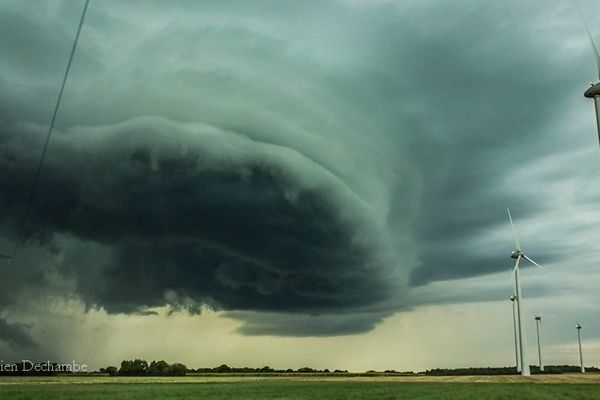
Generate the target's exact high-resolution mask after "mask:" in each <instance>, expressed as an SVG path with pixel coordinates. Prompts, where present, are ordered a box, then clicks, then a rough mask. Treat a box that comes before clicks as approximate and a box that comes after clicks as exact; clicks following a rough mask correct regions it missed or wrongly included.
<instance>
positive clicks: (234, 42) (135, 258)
mask: <svg viewBox="0 0 600 400" xmlns="http://www.w3.org/2000/svg"><path fill="white" fill-rule="evenodd" d="M0 7H2V13H0V18H2V21H0V22H5V23H0V29H1V32H0V33H2V34H1V35H0V51H1V52H2V54H3V59H2V61H1V63H0V89H1V90H0V122H1V123H2V125H1V126H0V208H1V212H2V221H1V226H0V229H1V230H0V232H1V233H2V242H1V243H2V245H3V246H4V247H5V248H7V249H8V248H10V247H11V245H12V244H13V243H14V241H15V240H17V236H18V234H19V229H20V226H19V224H20V218H21V216H22V215H23V213H24V208H23V207H24V204H25V203H26V199H27V196H28V195H29V191H30V189H31V182H32V179H33V175H34V172H35V171H34V167H35V165H36V162H37V160H38V157H39V151H40V150H41V144H42V140H43V137H44V135H45V132H46V126H47V124H48V117H49V115H48V113H49V110H50V108H51V106H52V103H53V101H54V99H55V94H56V93H55V92H56V87H57V85H58V80H59V78H60V77H61V74H62V69H63V68H64V66H63V63H62V61H61V60H63V59H66V55H67V54H68V50H69V46H70V43H71V42H70V40H71V38H72V35H73V34H74V26H75V23H76V21H77V19H78V12H79V10H78V9H77V8H76V7H74V6H73V3H72V2H47V3H43V2H42V3H39V4H36V5H33V4H32V3H16V2H15V3H3V4H2V5H1V6H0ZM266 10H268V11H266ZM568 12H570V10H569V9H568V8H567V7H564V6H562V5H556V7H553V8H551V9H550V8H549V9H540V7H539V5H536V4H532V3H528V4H521V2H517V1H514V2H504V3H502V4H493V3H475V2H462V3H461V4H452V5H450V4H446V3H443V2H411V1H406V2H394V1H375V2H365V3H363V2H360V1H357V2H355V1H323V2H321V1H319V2H316V1H315V2H286V4H285V5H284V4H283V3H281V2H277V1H273V2H236V1H219V2H217V1H206V2H198V3H189V4H178V5H173V4H171V3H167V2H161V1H153V2H145V1H144V2H141V1H139V2H138V1H131V2H126V3H123V2H92V5H91V7H90V9H89V12H88V16H87V19H86V23H85V25H84V28H83V31H82V36H81V38H80V44H79V48H78V50H77V54H76V56H75V61H74V64H73V69H72V72H71V76H70V78H69V83H68V85H67V91H66V92H65V99H64V103H63V107H62V109H61V112H60V114H59V119H58V121H57V129H56V132H55V134H54V137H53V138H52V141H51V144H50V148H49V151H48V158H47V162H46V164H45V165H44V169H43V172H42V179H41V181H40V186H39V187H38V189H37V192H36V196H35V202H34V206H33V209H32V212H31V215H30V218H29V220H28V223H27V225H26V230H25V239H26V241H25V243H24V245H23V246H21V248H20V250H19V253H18V257H17V260H16V261H15V264H14V267H13V268H12V269H7V270H6V272H5V279H6V282H9V284H8V287H9V290H10V291H11V293H12V296H11V295H9V294H5V297H3V298H2V302H3V304H4V305H6V306H7V307H13V306H14V303H15V302H17V300H15V298H18V297H19V294H21V293H24V292H25V291H32V290H35V291H40V292H44V293H46V292H51V293H53V294H54V295H58V296H64V297H69V296H74V297H75V298H77V299H78V300H80V301H82V302H83V304H84V305H85V307H88V308H90V307H92V308H101V309H104V310H106V311H107V312H109V313H149V312H152V309H154V308H158V307H162V306H170V307H172V308H173V309H174V310H180V309H184V310H187V311H190V312H192V313H194V312H198V311H199V310H200V309H201V308H202V307H203V306H205V305H208V306H210V307H212V308H214V309H216V310H226V311H228V313H227V315H229V316H230V317H232V318H234V319H237V320H241V321H242V322H243V323H244V325H243V326H242V327H241V328H240V329H239V332H241V333H244V334H248V335H252V334H275V335H283V336H286V335H287V336H290V335H291V336H310V335H317V336H319V335H321V336H323V335H325V336H327V335H335V334H350V333H357V332H365V331H367V330H370V329H372V328H373V327H374V326H375V325H376V324H377V323H379V322H381V321H382V320H383V319H384V318H386V317H387V316H389V315H392V314H393V313H395V312H398V311H402V310H406V309H408V308H410V307H414V306H418V305H419V304H428V303H431V302H444V301H480V300H482V299H483V300H485V299H488V300H489V299H491V298H493V296H496V292H494V294H490V293H491V292H490V293H483V294H481V295H480V296H474V297H473V299H471V300H469V299H468V298H467V297H465V296H463V297H460V296H458V297H457V296H456V294H455V293H448V295H447V296H446V295H445V294H440V293H435V294H434V295H427V296H424V295H422V294H418V295H416V296H413V297H411V290H412V291H413V292H412V293H415V292H414V290H415V287H426V286H427V285H428V284H431V283H435V282H437V281H446V280H456V279H462V278H466V277H474V276H479V275H484V274H491V273H494V272H498V271H502V270H509V268H510V260H509V259H508V257H507V255H508V252H509V251H510V248H511V245H512V244H511V238H510V232H508V230H507V228H508V226H507V222H506V207H511V208H512V209H513V211H514V215H515V216H516V217H517V220H518V224H519V223H521V224H522V225H521V226H523V225H525V223H529V226H535V227H538V228H539V227H540V224H539V222H538V224H535V223H533V220H535V219H536V218H542V216H543V215H544V214H545V213H548V212H551V211H552V210H553V209H555V208H556V204H555V203H554V202H553V201H551V196H547V197H546V198H545V199H541V198H538V199H537V201H533V200H532V193H534V192H535V191H540V190H542V189H543V188H544V187H548V186H549V185H551V182H559V181H561V182H562V181H564V180H568V179H569V178H568V176H565V175H564V174H563V175H560V174H559V171H556V173H557V175H553V176H552V177H551V178H548V179H535V180H534V179H528V180H524V181H520V180H519V181H518V180H517V179H518V178H519V177H523V172H522V168H523V165H524V164H526V163H528V162H530V160H529V157H530V156H531V153H532V151H531V149H532V148H535V149H536V154H537V157H538V160H541V159H544V158H545V157H547V158H551V157H553V155H555V154H556V153H557V152H560V151H570V150H573V149H577V148H578V146H581V143H582V142H581V141H578V140H572V141H570V140H566V139H564V135H563V130H561V128H553V129H551V128H552V127H554V126H560V124H558V122H557V121H559V120H560V118H559V114H558V113H557V112H556V110H558V109H561V110H565V112H566V110H569V109H570V107H571V105H572V101H573V100H572V99H573V98H575V96H580V93H579V92H578V90H579V86H578V85H580V84H581V82H579V81H578V80H577V79H575V78H573V77H572V74H570V73H569V71H571V69H572V68H573V66H572V65H571V64H569V63H567V62H566V61H564V59H565V58H567V57H555V58H552V59H550V57H549V56H548V54H551V53H552V52H561V51H562V52H564V53H565V54H568V55H570V58H571V59H573V60H575V61H574V62H577V63H578V64H577V65H578V67H577V68H579V69H580V70H585V68H584V65H585V62H587V61H589V60H586V59H585V58H584V57H582V55H581V54H582V51H581V48H580V47H577V46H572V47H569V46H564V47H559V46H558V45H557V44H556V35H554V36H553V35H539V34H538V32H539V30H540V29H547V28H544V27H547V26H548V24H551V23H554V24H556V23H557V22H556V21H557V19H556V13H557V14H561V13H568ZM425 20H427V21H435V23H429V24H423V23H422V21H425ZM417 21H419V22H417ZM540 27H542V28H540ZM548 29H549V28H548ZM584 40H585V37H582V42H583V41H584ZM4 55H5V56H4ZM549 87H552V88H553V90H552V91H548V88H549ZM542 98H544V100H545V101H540V99H542ZM522 164H523V165H522ZM586 171H587V172H585V173H584V175H585V176H591V175H590V174H592V172H589V170H586ZM586 174H587V175H586ZM582 176H583V175H582ZM581 179H582V180H585V179H586V178H585V177H582V178H581ZM522 182H527V183H526V184H524V183H522ZM594 196H597V193H596V192H594V191H592V192H591V193H590V194H589V196H588V197H587V198H588V199H592V200H593V199H594V198H595V197H594ZM520 221H525V222H520ZM538 221H539V220H538ZM525 226H527V225H525ZM540 229H541V228H540ZM525 233H527V231H526V232H525ZM556 235H557V236H560V233H559V232H558V231H557V233H556ZM527 243H528V246H529V248H531V249H532V250H533V252H534V253H538V254H543V255H542V256H541V257H538V261H540V262H543V263H546V262H558V261H560V260H561V259H563V258H566V257H568V254H565V252H562V251H558V250H557V249H556V246H555V244H556V239H555V238H547V239H545V240H542V239H540V238H539V237H535V238H533V239H530V240H529V241H528V242H527ZM0 250H1V249H0ZM41 252H44V256H43V257H42V255H41ZM567 253H568V252H567ZM40 260H44V261H40ZM32 277H37V278H38V279H32ZM444 287H446V286H444ZM416 290H417V293H426V294H427V293H429V292H428V291H427V290H423V291H421V292H419V290H420V289H419V288H417V289H416ZM423 296H424V297H428V298H424V297H423ZM486 296H487V297H486ZM444 299H452V300H444Z"/></svg>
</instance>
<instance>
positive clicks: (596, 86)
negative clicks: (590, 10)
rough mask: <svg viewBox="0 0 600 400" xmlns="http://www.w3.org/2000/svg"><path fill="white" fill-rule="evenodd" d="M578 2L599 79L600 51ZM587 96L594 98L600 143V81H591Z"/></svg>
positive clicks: (599, 140) (586, 92) (585, 94)
mask: <svg viewBox="0 0 600 400" xmlns="http://www.w3.org/2000/svg"><path fill="white" fill-rule="evenodd" d="M575 4H577V8H578V9H579V13H580V14H581V18H582V19H583V24H584V25H585V30H586V31H587V34H588V36H589V38H590V42H591V44H592V49H593V50H594V58H595V59H596V67H597V68H598V79H600V52H598V46H596V41H595V40H594V37H593V36H592V32H591V31H590V27H589V26H588V24H587V22H586V20H585V16H584V15H583V11H581V7H580V6H579V3H578V2H577V1H575ZM583 95H584V96H585V97H587V98H589V99H594V105H595V107H596V125H597V130H598V143H599V144H600V82H596V83H594V82H590V87H589V88H588V90H586V91H585V93H584V94H583Z"/></svg>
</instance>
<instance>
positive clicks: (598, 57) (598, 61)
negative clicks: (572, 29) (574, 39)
mask: <svg viewBox="0 0 600 400" xmlns="http://www.w3.org/2000/svg"><path fill="white" fill-rule="evenodd" d="M575 4H577V9H578V10H579V14H581V19H582V20H583V25H585V30H586V31H587V34H588V37H589V38H590V42H591V43H592V47H593V49H594V57H595V58H596V66H597V67H598V79H600V52H598V46H596V41H595V40H594V37H593V36H592V32H591V31H590V27H589V26H588V24H587V21H586V19H585V16H584V15H583V11H582V10H581V6H580V5H579V2H578V1H577V0H575Z"/></svg>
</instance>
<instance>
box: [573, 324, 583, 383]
mask: <svg viewBox="0 0 600 400" xmlns="http://www.w3.org/2000/svg"><path fill="white" fill-rule="evenodd" d="M575 328H577V340H578V341H579V365H581V373H582V374H584V373H585V366H584V365H583V352H582V351H581V325H580V324H579V322H578V323H577V325H575Z"/></svg>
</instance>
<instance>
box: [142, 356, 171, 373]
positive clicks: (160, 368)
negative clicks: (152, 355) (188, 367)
mask: <svg viewBox="0 0 600 400" xmlns="http://www.w3.org/2000/svg"><path fill="white" fill-rule="evenodd" d="M168 370H169V364H167V362H166V361H165V360H160V361H152V362H151V363H150V365H149V366H148V369H147V370H146V375H150V376H164V375H168Z"/></svg>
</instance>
